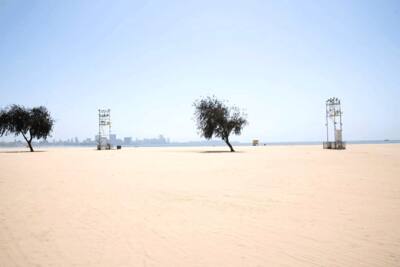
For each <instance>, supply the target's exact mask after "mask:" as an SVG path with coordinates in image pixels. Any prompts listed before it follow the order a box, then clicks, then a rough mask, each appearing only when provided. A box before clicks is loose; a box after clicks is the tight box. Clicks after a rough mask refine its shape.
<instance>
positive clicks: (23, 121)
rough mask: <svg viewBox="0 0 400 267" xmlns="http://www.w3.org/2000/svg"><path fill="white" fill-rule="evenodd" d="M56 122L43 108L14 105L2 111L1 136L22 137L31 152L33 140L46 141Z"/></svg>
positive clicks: (0, 113) (0, 118)
mask: <svg viewBox="0 0 400 267" xmlns="http://www.w3.org/2000/svg"><path fill="white" fill-rule="evenodd" d="M53 125H54V120H53V119H52V118H51V116H50V113H49V111H48V110H47V109H46V108H45V107H43V106H40V107H35V108H25V107H24V106H18V105H12V106H9V107H7V108H5V109H2V110H0V136H3V135H8V134H10V133H11V134H15V135H16V136H17V135H20V134H21V135H22V136H23V137H24V139H25V141H26V142H27V143H28V146H29V149H30V150H31V152H34V150H33V147H32V139H33V138H37V139H40V138H43V139H46V138H47V137H48V136H49V135H50V133H51V131H52V130H53Z"/></svg>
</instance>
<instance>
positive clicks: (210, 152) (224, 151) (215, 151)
mask: <svg viewBox="0 0 400 267" xmlns="http://www.w3.org/2000/svg"><path fill="white" fill-rule="evenodd" d="M199 153H205V154H208V153H209V154H213V153H228V154H236V153H243V151H235V152H231V151H229V150H206V151H199Z"/></svg>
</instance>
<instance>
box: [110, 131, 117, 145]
mask: <svg viewBox="0 0 400 267" xmlns="http://www.w3.org/2000/svg"><path fill="white" fill-rule="evenodd" d="M110 144H111V145H114V146H115V145H116V144H117V135H116V134H110Z"/></svg>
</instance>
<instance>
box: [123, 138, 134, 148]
mask: <svg viewBox="0 0 400 267" xmlns="http://www.w3.org/2000/svg"><path fill="white" fill-rule="evenodd" d="M131 144H132V137H124V145H126V146H129V145H131Z"/></svg>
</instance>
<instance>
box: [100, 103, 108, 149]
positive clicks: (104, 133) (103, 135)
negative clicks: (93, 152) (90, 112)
mask: <svg viewBox="0 0 400 267" xmlns="http://www.w3.org/2000/svg"><path fill="white" fill-rule="evenodd" d="M110 134H111V116H110V109H99V134H98V136H97V149H98V150H102V149H111V143H110Z"/></svg>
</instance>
